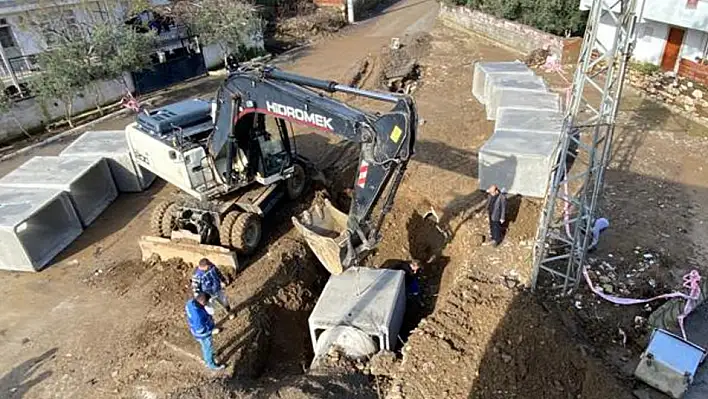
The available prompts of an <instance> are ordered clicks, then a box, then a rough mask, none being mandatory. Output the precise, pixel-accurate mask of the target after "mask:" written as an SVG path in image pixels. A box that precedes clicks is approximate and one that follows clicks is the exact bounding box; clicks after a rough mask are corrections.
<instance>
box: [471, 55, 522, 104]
mask: <svg viewBox="0 0 708 399" xmlns="http://www.w3.org/2000/svg"><path fill="white" fill-rule="evenodd" d="M521 75H528V76H533V71H532V70H531V69H529V67H527V66H526V64H524V63H523V62H519V61H516V62H478V63H476V64H475V65H474V75H473V77H472V94H473V95H474V96H475V98H476V99H477V101H479V102H480V103H482V104H486V103H487V93H486V90H487V89H489V87H488V85H487V80H488V79H490V78H491V77H493V76H521Z"/></svg>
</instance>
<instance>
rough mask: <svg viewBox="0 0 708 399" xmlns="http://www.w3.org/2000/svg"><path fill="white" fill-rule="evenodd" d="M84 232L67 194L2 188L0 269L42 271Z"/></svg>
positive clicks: (0, 199) (48, 190) (55, 191)
mask: <svg viewBox="0 0 708 399" xmlns="http://www.w3.org/2000/svg"><path fill="white" fill-rule="evenodd" d="M82 230H83V229H82V225H81V221H80V220H79V218H78V215H77V214H76V211H75V210H74V206H73V204H72V203H71V200H70V198H69V196H68V195H67V194H66V193H65V192H64V191H63V190H58V189H26V188H23V189H18V188H7V187H0V269H2V270H17V271H39V270H41V269H42V268H43V267H44V266H46V265H47V264H48V263H49V262H50V261H51V260H52V259H53V258H54V257H55V256H56V255H57V254H59V252H61V251H62V250H63V249H64V248H66V247H67V246H68V245H69V244H70V243H71V242H72V241H74V240H75V239H76V238H77V237H78V236H79V235H80V234H81V232H82Z"/></svg>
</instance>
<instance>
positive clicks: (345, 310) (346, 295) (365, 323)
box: [308, 267, 406, 351]
mask: <svg viewBox="0 0 708 399" xmlns="http://www.w3.org/2000/svg"><path fill="white" fill-rule="evenodd" d="M404 280H405V278H404V274H403V272H402V271H399V270H389V269H370V268H365V267H352V268H349V269H347V270H345V271H344V272H343V273H342V274H339V275H336V276H334V275H333V276H331V277H330V278H329V281H327V284H326V285H325V288H324V290H323V291H322V295H320V298H319V299H318V300H317V304H316V305H315V308H314V309H313V310H312V314H310V317H309V319H308V324H309V327H310V338H311V339H312V348H313V350H314V351H317V350H318V348H317V339H318V338H319V336H320V335H321V334H322V333H323V332H325V331H326V330H329V329H331V328H334V327H338V326H349V327H354V328H356V329H359V330H361V331H363V332H364V333H366V334H368V335H369V336H371V337H372V338H374V341H375V342H376V343H377V344H378V347H379V349H380V350H384V349H385V350H394V349H395V347H396V341H397V337H398V332H399V330H400V328H401V323H402V322H403V316H404V313H405V311H406V292H405V283H404Z"/></svg>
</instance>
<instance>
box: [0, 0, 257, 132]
mask: <svg viewBox="0 0 708 399" xmlns="http://www.w3.org/2000/svg"><path fill="white" fill-rule="evenodd" d="M151 2H152V4H153V5H158V6H159V5H164V4H167V2H168V0H151ZM128 4H129V3H128V1H123V0H0V45H1V47H0V90H4V92H5V93H7V94H9V95H11V96H12V98H13V100H14V102H13V105H12V108H11V110H10V112H7V113H2V114H0V142H2V141H4V140H7V139H11V138H13V137H16V136H18V135H20V134H21V132H22V130H21V129H22V128H24V129H27V130H32V129H38V128H41V127H42V126H44V125H46V124H47V123H49V122H51V121H55V120H58V119H61V118H64V117H66V111H65V110H66V109H67V107H65V104H63V103H62V102H61V101H60V100H56V101H41V103H40V100H39V99H37V98H34V97H33V96H32V93H31V90H30V89H29V88H30V85H29V84H28V83H29V82H28V81H29V80H30V79H33V78H36V77H38V76H39V77H41V75H38V73H39V72H41V71H39V68H38V66H37V62H36V59H37V55H38V54H40V53H42V52H44V51H47V50H50V49H51V46H52V37H51V35H50V34H47V35H44V34H42V32H46V31H47V29H46V28H45V25H44V24H45V23H46V24H48V25H51V24H63V28H64V29H66V26H77V25H78V26H87V25H88V26H91V25H92V24H103V23H116V24H124V23H128V22H129V21H130V19H126V17H127V16H128V13H127V10H128ZM138 18H139V19H141V21H142V22H148V23H151V22H154V21H155V14H153V13H150V12H147V13H141V14H140V15H139V16H138ZM28 21H29V22H30V23H28ZM162 21H164V19H162ZM55 26H56V25H55ZM150 26H153V27H154V26H155V25H154V24H151V25H150ZM159 32H160V33H159V34H158V42H157V45H156V47H155V48H154V52H153V53H152V54H151V56H152V59H153V65H152V66H151V68H149V69H147V70H144V71H139V72H132V73H126V74H124V79H122V80H120V81H116V80H111V81H99V82H95V85H92V86H94V87H92V88H91V90H92V92H91V93H90V95H85V94H87V93H77V94H76V96H75V97H74V98H73V100H72V102H71V107H70V108H71V110H72V111H73V113H74V115H76V114H79V113H82V112H86V111H90V110H92V109H96V106H97V103H98V102H100V104H102V105H105V104H111V103H115V102H117V101H120V99H121V98H122V97H123V96H124V95H125V94H126V91H131V92H133V93H137V94H144V93H148V92H151V91H155V90H159V89H163V88H166V87H168V86H170V85H173V84H175V83H178V82H182V81H184V80H187V79H190V78H193V77H197V76H202V75H205V74H206V73H207V69H208V68H211V67H215V66H217V65H220V64H221V63H222V62H223V56H222V51H221V47H220V46H219V45H218V44H211V45H203V43H200V41H199V38H198V37H196V36H194V35H193V34H191V32H190V31H189V29H187V28H186V27H185V26H184V25H179V24H175V23H174V22H173V21H171V22H170V23H169V24H165V23H163V24H160V25H159ZM252 37H253V41H252V43H249V44H247V45H249V46H251V47H258V48H259V49H263V36H262V32H260V31H258V32H254V33H253V36H252ZM96 93H98V94H96Z"/></svg>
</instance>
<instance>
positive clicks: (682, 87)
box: [679, 85, 688, 91]
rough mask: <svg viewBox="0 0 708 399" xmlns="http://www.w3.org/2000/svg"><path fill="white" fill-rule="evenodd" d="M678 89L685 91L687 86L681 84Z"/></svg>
mask: <svg viewBox="0 0 708 399" xmlns="http://www.w3.org/2000/svg"><path fill="white" fill-rule="evenodd" d="M679 90H681V91H686V90H688V86H686V85H681V86H679Z"/></svg>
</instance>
